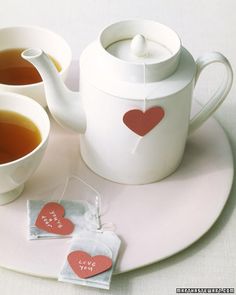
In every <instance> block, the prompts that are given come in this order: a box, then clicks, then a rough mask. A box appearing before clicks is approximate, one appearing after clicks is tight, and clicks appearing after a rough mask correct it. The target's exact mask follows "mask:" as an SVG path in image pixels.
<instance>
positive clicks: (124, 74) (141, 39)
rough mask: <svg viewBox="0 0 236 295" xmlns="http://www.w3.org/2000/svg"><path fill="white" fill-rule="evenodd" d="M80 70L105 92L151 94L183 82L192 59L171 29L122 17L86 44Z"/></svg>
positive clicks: (172, 90)
mask: <svg viewBox="0 0 236 295" xmlns="http://www.w3.org/2000/svg"><path fill="white" fill-rule="evenodd" d="M163 44H164V45H163ZM80 71H81V77H83V79H84V78H86V80H87V81H88V83H89V84H92V85H93V86H95V88H97V89H100V90H102V91H103V92H105V93H108V94H112V95H114V96H117V97H120V98H127V99H135V100H136V99H142V97H148V98H149V99H156V98H161V97H164V96H168V95H171V94H173V93H177V92H178V91H180V90H181V89H183V88H185V87H186V86H187V85H189V84H190V83H191V82H192V80H193V79H194V77H195V73H196V63H195V61H194V59H193V57H192V55H191V54H190V53H189V52H188V51H187V50H186V49H185V48H184V47H182V46H181V42H180V39H179V37H178V35H177V34H176V33H175V32H174V31H173V30H171V29H169V28H168V27H166V26H164V25H162V24H159V23H156V22H154V21H148V20H127V21H122V22H118V23H115V24H112V25H110V26H108V27H107V28H105V29H104V30H103V31H102V32H101V34H100V35H99V38H98V40H96V41H94V42H93V43H91V44H90V45H88V46H87V48H86V49H85V50H84V51H83V53H82V54H81V57H80Z"/></svg>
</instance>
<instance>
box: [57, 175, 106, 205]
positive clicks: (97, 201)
mask: <svg viewBox="0 0 236 295" xmlns="http://www.w3.org/2000/svg"><path fill="white" fill-rule="evenodd" d="M71 178H74V179H77V180H79V181H80V182H82V183H83V184H84V185H85V186H87V187H88V188H90V189H91V190H92V191H93V192H94V193H95V194H96V197H95V206H99V208H100V207H101V199H102V198H101V194H100V193H99V192H98V191H97V190H96V189H95V188H94V187H93V186H92V185H90V184H89V183H87V182H86V181H85V180H83V179H82V178H80V177H79V176H77V175H70V176H68V177H67V178H66V181H65V185H64V187H63V191H62V193H61V195H60V198H59V199H58V200H57V202H58V203H60V202H61V201H62V199H63V198H64V196H65V192H66V189H67V187H68V184H69V181H70V179H71Z"/></svg>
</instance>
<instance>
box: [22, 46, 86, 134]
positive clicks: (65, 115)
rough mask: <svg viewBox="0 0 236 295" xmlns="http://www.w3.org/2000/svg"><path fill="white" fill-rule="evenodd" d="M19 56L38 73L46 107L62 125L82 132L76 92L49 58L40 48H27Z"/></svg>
mask: <svg viewBox="0 0 236 295" xmlns="http://www.w3.org/2000/svg"><path fill="white" fill-rule="evenodd" d="M21 56H22V57H23V58H24V59H26V60H27V61H29V62H30V63H32V64H33V65H34V66H35V67H36V69H37V70H38V72H39V73H40V75H41V77H42V79H43V83H44V89H45V95H46V100H47V104H48V108H49V110H50V112H51V113H52V115H53V117H54V119H55V120H56V121H57V122H58V123H59V124H60V125H62V126H63V127H67V128H69V129H72V130H74V131H76V132H80V133H84V132H85V129H86V117H85V113H84V110H83V106H82V103H81V98H80V96H79V93H78V92H73V91H71V90H69V89H68V88H67V87H66V86H65V84H64V82H63V81H62V79H61V77H60V76H59V74H58V71H57V69H56V67H55V66H54V64H53V63H52V61H51V60H50V58H49V57H48V56H47V55H46V54H45V53H44V52H43V50H41V49H38V48H36V49H34V48H29V49H26V50H25V51H23V52H22V54H21Z"/></svg>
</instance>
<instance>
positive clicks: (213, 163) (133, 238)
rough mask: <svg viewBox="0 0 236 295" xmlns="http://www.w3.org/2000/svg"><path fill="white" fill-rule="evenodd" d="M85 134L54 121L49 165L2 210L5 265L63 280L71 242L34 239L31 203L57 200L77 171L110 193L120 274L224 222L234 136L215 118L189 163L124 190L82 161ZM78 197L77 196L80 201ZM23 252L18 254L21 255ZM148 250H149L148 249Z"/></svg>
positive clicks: (191, 147) (196, 137) (106, 211)
mask: <svg viewBox="0 0 236 295" xmlns="http://www.w3.org/2000/svg"><path fill="white" fill-rule="evenodd" d="M78 143H79V137H78V135H76V134H75V133H72V132H68V131H65V130H63V129H62V128H61V127H59V126H57V125H56V124H55V123H54V122H53V124H52V132H51V137H50V140H49V146H48V150H47V152H46V155H45V157H44V160H43V162H42V163H41V166H40V167H39V169H38V170H37V172H36V173H35V174H34V176H33V177H32V178H31V179H30V180H29V181H28V182H27V183H26V185H25V190H24V192H23V194H22V196H21V197H20V198H19V199H17V200H16V201H15V202H13V203H10V204H8V205H6V206H2V207H0V235H1V243H0V265H1V266H3V267H6V268H9V269H13V270H17V271H20V272H23V273H28V274H33V275H37V276H41V277H50V278H56V277H57V274H58V272H59V270H60V268H61V265H62V263H63V259H64V257H65V255H66V253H67V249H68V248H69V242H68V239H59V240H42V241H28V240H27V214H26V201H27V199H40V198H42V194H44V195H47V194H49V196H48V197H50V193H49V192H50V190H52V188H53V187H55V186H56V185H58V184H62V183H63V182H64V181H65V178H66V177H67V176H68V175H70V174H77V175H78V176H79V177H80V178H82V179H83V180H85V181H86V182H87V183H89V184H90V185H92V186H93V187H94V188H96V189H97V190H98V191H99V192H100V193H101V195H102V203H103V216H102V221H103V222H112V223H113V224H114V225H115V227H116V233H117V234H118V235H119V236H120V238H121V240H122V247H121V253H120V256H119V259H118V263H117V265H116V269H115V273H121V272H125V271H129V270H132V269H135V268H139V267H142V266H144V265H148V264H150V263H153V262H157V261H160V260H162V259H164V258H166V257H169V256H171V255H173V254H175V253H177V252H179V251H181V250H183V249H185V248H186V247H188V246H189V245H191V244H192V243H194V242H195V241H197V240H198V239H199V238H200V237H201V236H202V235H203V234H205V233H206V232H207V231H208V230H209V228H210V227H211V226H212V225H213V224H214V222H215V221H216V220H217V218H218V217H219V215H220V213H221V211H222V209H223V207H224V205H225V203H226V201H227V199H228V196H229V192H230V189H231V185H232V180H233V160H232V152H231V149H230V145H229V142H228V140H227V137H226V135H225V133H224V131H223V129H222V128H221V127H220V125H219V124H218V123H217V122H216V121H215V120H214V119H210V120H209V121H208V122H207V123H205V124H204V125H203V126H202V127H201V128H200V129H199V130H198V131H196V132H195V133H194V134H193V135H192V136H190V137H189V139H188V143H187V146H186V152H185V155H184V159H183V162H182V164H181V166H180V167H179V169H178V170H177V171H176V172H175V173H173V174H172V175H170V176H169V177H167V178H166V179H164V180H162V181H160V182H157V183H152V184H148V185H140V186H138V185H122V184H118V183H114V182H110V181H108V180H105V179H103V178H101V177H99V176H97V175H96V174H94V173H93V172H92V171H91V170H89V169H88V168H87V167H86V166H85V164H84V163H83V161H82V160H81V158H80V156H79V145H78ZM77 195H78V192H76V191H75V192H74V196H73V198H76V196H77ZM16 247H17V251H16ZM144 249H145V250H144Z"/></svg>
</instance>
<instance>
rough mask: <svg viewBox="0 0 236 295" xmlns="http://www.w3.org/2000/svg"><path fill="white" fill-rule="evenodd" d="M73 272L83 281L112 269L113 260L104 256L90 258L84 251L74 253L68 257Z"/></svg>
mask: <svg viewBox="0 0 236 295" xmlns="http://www.w3.org/2000/svg"><path fill="white" fill-rule="evenodd" d="M67 260H68V262H69V264H70V266H71V268H72V269H73V271H74V272H75V273H76V274H77V275H78V276H79V277H80V278H82V279H86V278H90V277H93V276H95V275H97V274H100V273H102V272H104V271H106V270H108V269H110V268H111V267H112V260H111V258H109V257H107V256H104V255H97V256H90V255H89V254H88V253H86V252H84V251H73V252H71V253H70V254H69V255H68V256H67Z"/></svg>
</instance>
